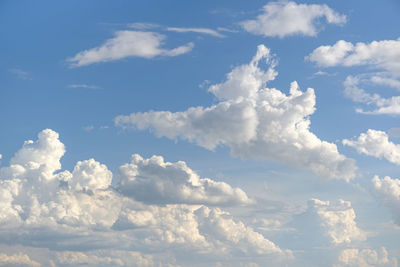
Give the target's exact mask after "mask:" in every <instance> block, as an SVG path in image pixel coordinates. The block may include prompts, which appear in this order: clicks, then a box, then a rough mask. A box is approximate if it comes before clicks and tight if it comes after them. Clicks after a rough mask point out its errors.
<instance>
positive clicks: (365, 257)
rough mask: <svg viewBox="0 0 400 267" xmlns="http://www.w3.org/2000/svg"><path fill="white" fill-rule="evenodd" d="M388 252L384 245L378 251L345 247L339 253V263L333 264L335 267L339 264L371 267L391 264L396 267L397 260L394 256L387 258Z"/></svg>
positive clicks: (387, 266) (338, 266)
mask: <svg viewBox="0 0 400 267" xmlns="http://www.w3.org/2000/svg"><path fill="white" fill-rule="evenodd" d="M388 255H389V254H388V252H387V250H386V249H385V248H384V247H381V248H380V249H379V251H376V250H372V249H362V250H361V249H356V248H352V249H345V250H343V251H342V252H341V253H340V255H339V258H338V260H339V262H340V264H335V265H334V266H335V267H340V266H354V267H373V266H376V267H378V266H381V267H383V266H386V267H389V266H392V267H396V266H398V265H397V260H396V259H395V258H392V259H389V258H388Z"/></svg>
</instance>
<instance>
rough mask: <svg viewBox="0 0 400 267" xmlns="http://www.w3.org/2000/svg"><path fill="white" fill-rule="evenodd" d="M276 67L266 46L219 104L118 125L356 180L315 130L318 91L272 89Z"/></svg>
mask: <svg viewBox="0 0 400 267" xmlns="http://www.w3.org/2000/svg"><path fill="white" fill-rule="evenodd" d="M263 61H264V62H266V63H267V64H270V67H269V68H268V69H267V70H265V71H264V70H263V69H261V68H260V66H259V64H260V63H262V62H263ZM274 66H275V60H274V59H273V57H272V56H271V54H270V51H269V49H268V48H266V47H265V46H263V45H260V46H258V50H257V54H256V55H255V56H254V57H253V59H252V60H251V61H250V63H249V64H244V65H241V66H238V67H236V68H234V69H233V70H232V71H231V72H230V73H229V74H228V75H227V79H226V81H225V82H223V83H220V84H216V85H212V86H211V87H210V88H209V91H210V92H211V93H213V94H214V95H215V96H216V97H217V98H218V100H219V102H218V103H217V104H215V105H213V106H210V107H206V108H204V107H192V108H189V109H188V110H186V111H183V112H175V113H172V112H169V111H159V112H156V111H150V112H145V113H132V114H130V115H128V116H118V117H116V118H115V124H116V125H117V126H121V127H131V126H136V127H137V128H138V129H140V130H144V129H151V130H153V131H154V133H155V135H156V136H158V137H161V136H165V137H168V138H170V139H175V138H177V137H179V138H182V139H186V140H189V141H190V142H195V143H197V144H198V145H200V146H202V147H205V148H207V149H211V150H212V149H215V148H216V147H217V146H218V145H225V146H228V147H230V148H231V152H232V154H233V155H234V156H240V157H252V158H256V159H262V160H274V161H279V162H282V163H284V164H286V165H288V166H291V167H294V168H299V169H310V170H312V171H313V172H314V173H315V174H317V175H319V176H323V177H327V178H341V179H345V180H349V179H351V178H353V177H354V176H355V170H356V167H355V164H354V161H353V160H352V159H348V158H346V157H345V156H344V155H342V154H340V153H339V152H338V150H337V147H336V145H335V144H333V143H328V142H326V141H321V140H320V139H319V138H318V137H317V136H315V135H314V134H313V133H312V132H310V130H309V127H310V120H309V116H310V115H311V114H312V113H313V112H314V111H315V94H314V90H313V89H312V88H309V89H307V91H305V92H302V91H301V90H300V89H299V87H298V84H297V83H296V82H293V83H292V84H291V86H290V94H289V95H285V94H284V93H283V92H281V91H279V90H277V89H275V88H267V87H266V83H267V82H268V81H271V80H273V79H274V78H275V76H276V75H277V72H276V71H275V70H274Z"/></svg>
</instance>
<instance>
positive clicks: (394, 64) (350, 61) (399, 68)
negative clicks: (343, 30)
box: [307, 39, 400, 86]
mask: <svg viewBox="0 0 400 267" xmlns="http://www.w3.org/2000/svg"><path fill="white" fill-rule="evenodd" d="M307 59H308V60H310V61H311V62H315V63H316V64H318V65H319V66H323V67H333V66H346V67H350V66H362V65H366V66H372V67H374V68H378V69H383V70H385V71H388V72H390V73H391V74H392V75H394V76H400V39H397V40H382V41H373V42H371V43H362V42H359V43H356V44H355V45H353V44H352V43H350V42H346V41H344V40H340V41H338V42H336V44H334V45H332V46H331V45H326V46H320V47H318V48H316V49H315V50H314V51H313V52H312V53H311V54H310V55H309V56H308V57H307ZM396 86H398V82H396Z"/></svg>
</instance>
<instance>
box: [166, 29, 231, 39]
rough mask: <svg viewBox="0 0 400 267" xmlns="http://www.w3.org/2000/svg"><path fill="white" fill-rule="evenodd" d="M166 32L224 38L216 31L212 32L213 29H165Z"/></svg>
mask: <svg viewBox="0 0 400 267" xmlns="http://www.w3.org/2000/svg"><path fill="white" fill-rule="evenodd" d="M166 30H167V31H171V32H180V33H185V32H194V33H201V34H207V35H211V36H214V37H219V38H223V37H225V35H223V34H221V33H219V32H218V31H216V30H213V29H207V28H183V27H167V28H166Z"/></svg>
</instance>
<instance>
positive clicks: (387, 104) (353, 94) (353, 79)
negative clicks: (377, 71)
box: [344, 75, 400, 115]
mask: <svg viewBox="0 0 400 267" xmlns="http://www.w3.org/2000/svg"><path fill="white" fill-rule="evenodd" d="M374 77H380V76H372V77H371V76H369V75H358V76H351V75H350V76H348V77H347V78H346V80H345V82H344V87H345V90H344V93H345V95H346V97H348V98H350V99H351V100H353V101H354V102H358V103H363V104H366V105H370V106H371V105H372V106H375V109H374V110H371V111H365V110H363V109H361V108H358V109H356V112H358V113H362V114H371V115H383V114H386V115H399V114H400V96H393V97H390V98H384V97H382V96H380V95H379V94H376V93H375V94H370V93H368V92H366V91H365V90H364V89H362V88H360V87H359V84H360V83H362V84H371V83H374V82H376V79H374ZM378 83H379V82H378Z"/></svg>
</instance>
